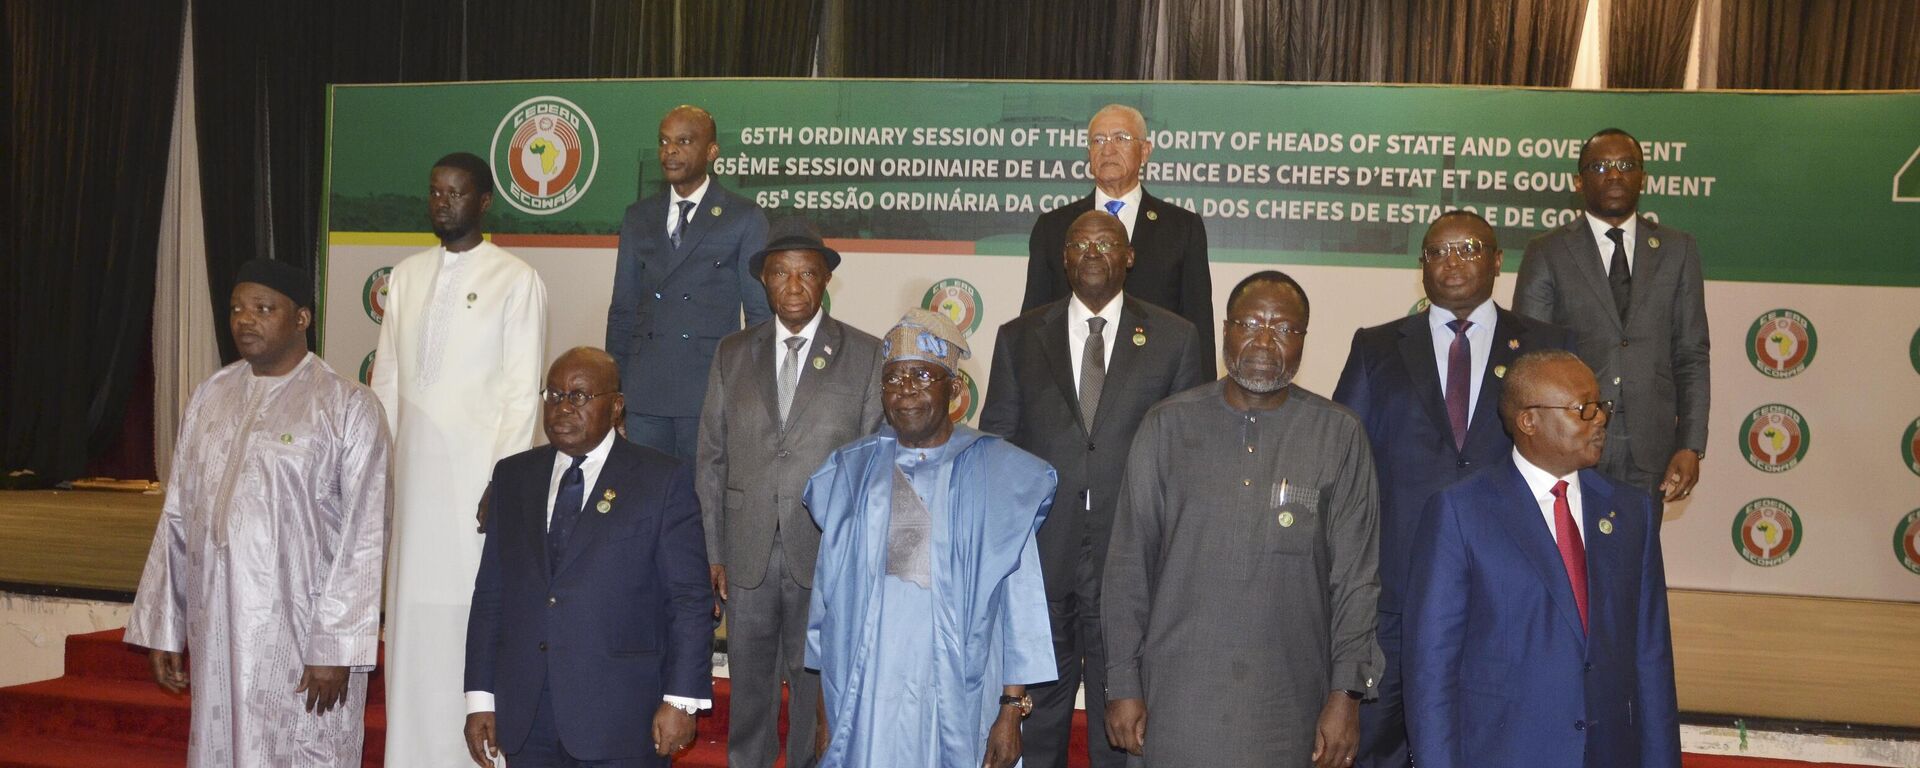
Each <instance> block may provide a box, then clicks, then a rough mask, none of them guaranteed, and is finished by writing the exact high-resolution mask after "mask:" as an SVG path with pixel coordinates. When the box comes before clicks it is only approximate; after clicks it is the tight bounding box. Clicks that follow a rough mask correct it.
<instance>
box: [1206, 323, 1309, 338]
mask: <svg viewBox="0 0 1920 768" xmlns="http://www.w3.org/2000/svg"><path fill="white" fill-rule="evenodd" d="M1226 323H1227V325H1229V326H1232V327H1234V328H1239V329H1240V330H1241V331H1244V332H1246V333H1247V334H1248V335H1256V334H1258V333H1260V332H1261V331H1272V332H1273V334H1274V335H1275V336H1279V337H1281V338H1286V337H1288V336H1305V335H1307V329H1306V326H1301V327H1299V328H1295V327H1293V324H1292V323H1287V322H1279V323H1269V322H1266V321H1263V320H1232V319H1229V320H1227V321H1226Z"/></svg>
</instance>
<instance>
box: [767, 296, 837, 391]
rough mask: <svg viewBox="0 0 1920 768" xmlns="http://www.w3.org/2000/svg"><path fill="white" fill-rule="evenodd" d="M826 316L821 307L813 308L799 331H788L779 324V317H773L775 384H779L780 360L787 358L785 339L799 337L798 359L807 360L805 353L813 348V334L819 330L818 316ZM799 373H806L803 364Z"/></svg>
mask: <svg viewBox="0 0 1920 768" xmlns="http://www.w3.org/2000/svg"><path fill="white" fill-rule="evenodd" d="M826 316H827V312H826V310H823V309H816V310H814V312H813V319H812V320H808V321H807V325H806V327H804V328H801V329H800V332H799V333H793V332H790V331H788V330H787V326H785V325H783V324H781V322H780V318H778V317H776V318H774V319H773V383H774V385H775V386H779V384H780V366H781V365H782V363H781V361H783V360H785V359H787V339H788V338H791V337H794V336H798V337H800V339H801V342H800V354H799V357H800V361H801V362H802V363H805V362H806V360H807V353H808V352H810V351H811V350H812V349H813V337H814V334H817V333H819V332H820V318H822V317H826ZM799 373H800V375H802V376H804V375H806V366H805V365H802V366H800V371H799ZM795 380H796V381H798V380H799V377H797V376H796V377H795Z"/></svg>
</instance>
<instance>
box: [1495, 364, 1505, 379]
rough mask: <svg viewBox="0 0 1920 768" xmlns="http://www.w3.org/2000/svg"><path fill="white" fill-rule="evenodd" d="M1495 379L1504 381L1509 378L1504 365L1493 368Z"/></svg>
mask: <svg viewBox="0 0 1920 768" xmlns="http://www.w3.org/2000/svg"><path fill="white" fill-rule="evenodd" d="M1493 377H1494V378H1496V379H1504V378H1506V377H1507V367H1506V366H1504V365H1496V366H1494V367H1493Z"/></svg>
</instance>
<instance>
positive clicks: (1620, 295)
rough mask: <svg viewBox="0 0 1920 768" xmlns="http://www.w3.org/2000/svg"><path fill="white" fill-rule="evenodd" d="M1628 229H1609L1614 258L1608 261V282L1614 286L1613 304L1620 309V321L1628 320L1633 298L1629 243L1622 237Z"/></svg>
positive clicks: (1608, 237) (1608, 234) (1608, 236)
mask: <svg viewBox="0 0 1920 768" xmlns="http://www.w3.org/2000/svg"><path fill="white" fill-rule="evenodd" d="M1626 234H1627V233H1626V230H1623V229H1621V228H1619V227H1614V228H1613V229H1609V230H1607V239H1608V240H1612V241H1613V259H1612V260H1610V261H1609V262H1607V284H1608V285H1609V286H1612V287H1613V306H1615V307H1617V308H1618V309H1619V310H1620V322H1623V323H1624V322H1626V321H1627V303H1628V302H1630V301H1632V300H1633V271H1632V270H1630V269H1628V268H1627V244H1626V242H1625V241H1623V240H1622V239H1621V238H1622V237H1623V236H1625V235H1626Z"/></svg>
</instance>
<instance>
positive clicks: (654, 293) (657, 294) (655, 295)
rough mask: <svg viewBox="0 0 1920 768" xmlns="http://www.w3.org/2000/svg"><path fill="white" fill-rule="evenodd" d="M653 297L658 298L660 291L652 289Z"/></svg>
mask: <svg viewBox="0 0 1920 768" xmlns="http://www.w3.org/2000/svg"><path fill="white" fill-rule="evenodd" d="M653 297H654V298H656V299H657V298H660V292H659V291H654V292H653Z"/></svg>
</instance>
